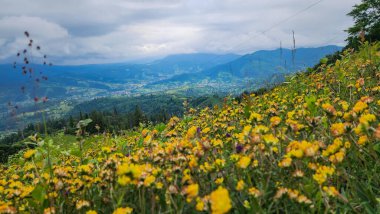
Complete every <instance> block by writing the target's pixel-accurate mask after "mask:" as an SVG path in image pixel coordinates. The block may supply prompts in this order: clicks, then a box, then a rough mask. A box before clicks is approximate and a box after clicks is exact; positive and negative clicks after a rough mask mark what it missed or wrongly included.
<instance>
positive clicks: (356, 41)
mask: <svg viewBox="0 0 380 214" xmlns="http://www.w3.org/2000/svg"><path fill="white" fill-rule="evenodd" d="M348 15H349V16H351V17H352V18H353V19H354V21H355V24H354V25H353V26H352V27H350V28H348V30H347V32H348V34H349V37H348V38H347V41H348V47H351V48H355V49H357V48H358V47H359V45H360V42H361V40H367V41H369V42H375V41H380V0H362V2H361V3H360V4H356V5H355V6H354V8H353V10H352V11H351V12H350V13H348ZM361 33H363V35H360V34H361ZM360 37H362V38H360Z"/></svg>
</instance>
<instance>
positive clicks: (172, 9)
mask: <svg viewBox="0 0 380 214" xmlns="http://www.w3.org/2000/svg"><path fill="white" fill-rule="evenodd" d="M0 3H1V7H0V62H4V61H7V60H8V61H9V60H13V58H14V56H15V54H16V53H17V51H18V50H22V49H23V48H24V47H25V45H27V43H28V40H26V38H25V36H24V33H23V32H24V31H25V30H27V31H28V32H29V33H30V36H31V38H32V39H33V40H34V44H35V45H37V44H38V45H40V46H41V52H43V53H44V54H47V55H48V56H49V57H50V60H51V61H53V62H54V64H72V65H74V64H75V65H77V64H97V63H114V62H136V61H141V60H147V59H157V58H162V57H165V56H167V55H171V54H182V53H217V54H224V53H236V54H246V53H252V52H254V51H257V50H263V49H265V50H269V49H276V48H279V47H280V43H281V44H282V47H283V48H291V47H292V42H293V41H292V31H293V30H294V33H295V39H296V47H319V46H324V45H330V44H334V45H340V46H343V45H345V38H346V37H347V35H346V33H345V32H344V30H345V29H347V28H348V27H350V26H351V25H352V24H353V20H352V18H351V17H349V16H347V15H346V14H347V13H348V12H350V11H351V9H352V6H353V5H355V4H358V3H360V0H33V1H32V0H0ZM34 54H35V55H36V57H38V56H39V55H41V54H42V53H37V52H36V53H34Z"/></svg>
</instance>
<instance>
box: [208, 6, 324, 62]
mask: <svg viewBox="0 0 380 214" xmlns="http://www.w3.org/2000/svg"><path fill="white" fill-rule="evenodd" d="M322 1H324V0H318V1H316V2H314V3H312V4H310V5H308V6H307V7H305V8H303V9H301V10H299V11H297V12H296V13H294V14H292V15H290V16H288V17H286V18H285V19H283V20H281V21H279V22H277V23H275V24H273V25H271V26H270V27H269V28H267V29H265V30H263V31H260V32H257V33H256V34H255V35H253V36H252V37H250V38H248V39H246V40H244V41H242V42H240V43H238V44H237V45H235V46H234V47H232V48H229V50H227V51H230V50H232V49H235V48H239V47H240V46H241V45H243V44H246V42H247V41H250V40H252V39H254V38H256V37H258V36H260V35H265V33H267V32H268V31H270V30H272V29H274V28H275V27H277V26H279V25H281V24H283V23H285V22H287V21H289V20H290V19H292V18H294V17H296V16H298V15H300V14H302V13H303V12H305V11H307V10H309V9H311V8H313V7H315V6H316V5H318V4H320V3H321V2H322ZM248 34H250V33H248ZM265 36H266V35H265ZM220 57H222V56H218V57H215V60H211V62H214V61H216V60H217V59H219V58H220Z"/></svg>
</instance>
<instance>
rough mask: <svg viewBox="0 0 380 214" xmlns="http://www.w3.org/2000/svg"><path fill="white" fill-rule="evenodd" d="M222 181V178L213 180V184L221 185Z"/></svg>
mask: <svg viewBox="0 0 380 214" xmlns="http://www.w3.org/2000/svg"><path fill="white" fill-rule="evenodd" d="M223 181H224V178H218V179H216V180H215V184H222V183H223Z"/></svg>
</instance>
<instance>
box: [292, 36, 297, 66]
mask: <svg viewBox="0 0 380 214" xmlns="http://www.w3.org/2000/svg"><path fill="white" fill-rule="evenodd" d="M292 32H293V48H292V62H293V69H295V63H294V61H295V55H296V38H295V37H294V30H293V31H292Z"/></svg>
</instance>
